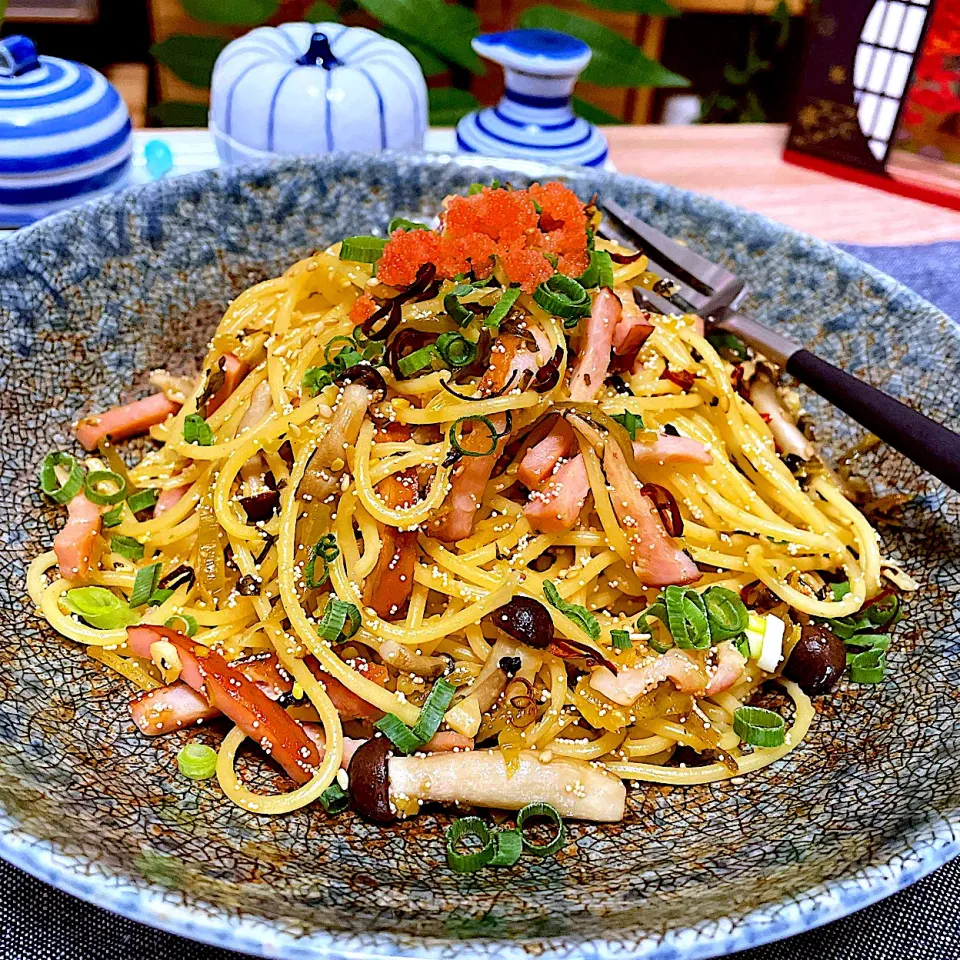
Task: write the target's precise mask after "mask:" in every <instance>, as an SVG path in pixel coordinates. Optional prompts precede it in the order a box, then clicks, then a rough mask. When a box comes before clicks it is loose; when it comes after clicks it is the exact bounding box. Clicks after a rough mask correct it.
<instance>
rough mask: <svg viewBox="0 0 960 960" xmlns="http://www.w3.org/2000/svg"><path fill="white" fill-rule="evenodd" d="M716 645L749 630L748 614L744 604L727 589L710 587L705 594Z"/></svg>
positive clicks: (712, 634)
mask: <svg viewBox="0 0 960 960" xmlns="http://www.w3.org/2000/svg"><path fill="white" fill-rule="evenodd" d="M703 600H704V603H705V604H706V605H707V619H708V620H709V621H710V635H711V638H712V640H713V642H714V643H721V642H722V641H724V640H729V639H730V638H731V637H735V636H737V635H738V634H741V633H743V631H744V630H746V629H747V623H748V614H747V608H746V606H745V605H744V602H743V601H742V600H741V599H740V598H739V597H738V596H737V595H736V594H735V593H734V592H733V591H732V590H728V589H727V588H726V587H710V589H709V590H705V591H704V593H703Z"/></svg>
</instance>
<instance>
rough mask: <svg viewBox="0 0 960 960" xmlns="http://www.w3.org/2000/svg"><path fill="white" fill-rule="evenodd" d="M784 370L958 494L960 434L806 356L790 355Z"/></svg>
mask: <svg viewBox="0 0 960 960" xmlns="http://www.w3.org/2000/svg"><path fill="white" fill-rule="evenodd" d="M786 370H787V373H789V374H791V375H792V376H794V377H796V378H797V379H798V380H799V381H800V382H801V383H804V384H806V385H807V386H808V387H810V389H811V390H814V391H816V392H817V393H819V394H820V396H821V397H823V398H824V399H825V400H829V401H830V402H831V403H832V404H833V405H834V406H835V407H839V408H840V409H841V410H842V411H843V412H844V413H845V414H847V415H848V416H850V417H852V418H853V419H854V420H856V421H857V423H859V424H861V425H862V426H864V427H866V428H867V429H868V430H869V431H870V432H871V433H873V434H876V436H878V437H879V438H880V439H881V440H883V441H884V443H888V444H889V445H890V446H891V447H893V448H894V449H895V450H899V451H900V453H902V454H903V455H904V456H905V457H909V458H910V459H911V460H912V461H913V462H914V463H916V464H918V465H919V466H921V467H923V469H924V470H926V471H928V472H929V473H932V474H933V475H934V476H935V477H937V478H938V479H940V480H942V481H943V482H944V483H945V484H947V486H949V487H952V488H953V489H954V490H960V434H956V433H954V432H953V431H952V430H948V429H947V428H946V427H944V426H942V425H941V424H939V423H936V422H935V421H934V420H931V419H930V418H929V417H925V416H924V415H923V414H922V413H918V412H917V411H916V410H913V409H912V408H910V407H908V406H907V405H906V404H904V403H900V401H899V400H894V399H893V397H889V396H887V394H885V393H882V392H881V391H880V390H877V388H876V387H871V386H870V385H869V384H868V383H864V382H863V381H862V380H858V379H857V378H856V377H852V376H851V375H850V374H849V373H845V372H844V371H843V370H841V369H840V368H839V367H835V366H834V365H833V364H832V363H827V361H826V360H821V359H820V357H818V356H816V355H815V354H812V353H810V351H809V350H797V351H796V352H795V353H793V354H791V355H790V356H789V357H788V358H787V363H786Z"/></svg>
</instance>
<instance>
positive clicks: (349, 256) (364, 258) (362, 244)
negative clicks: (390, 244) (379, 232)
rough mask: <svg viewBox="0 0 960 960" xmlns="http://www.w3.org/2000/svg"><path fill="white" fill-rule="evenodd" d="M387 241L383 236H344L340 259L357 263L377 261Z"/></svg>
mask: <svg viewBox="0 0 960 960" xmlns="http://www.w3.org/2000/svg"><path fill="white" fill-rule="evenodd" d="M386 245H387V241H386V240H384V239H383V237H344V238H343V243H342V244H341V246H340V259H341V260H353V261H355V262H357V263H376V262H377V261H378V260H379V259H380V255H381V254H382V253H383V248H384V247H385V246H386Z"/></svg>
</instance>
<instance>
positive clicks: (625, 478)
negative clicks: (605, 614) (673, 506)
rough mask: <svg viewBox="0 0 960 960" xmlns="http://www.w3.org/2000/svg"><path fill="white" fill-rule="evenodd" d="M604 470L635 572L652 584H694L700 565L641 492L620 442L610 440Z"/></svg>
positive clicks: (649, 585) (646, 582) (604, 457)
mask: <svg viewBox="0 0 960 960" xmlns="http://www.w3.org/2000/svg"><path fill="white" fill-rule="evenodd" d="M603 469H604V472H605V473H606V475H607V481H608V482H609V483H610V484H611V485H612V486H613V493H612V494H611V497H610V499H611V500H612V502H613V509H614V511H615V512H616V514H617V519H618V520H619V521H620V525H621V526H622V527H623V528H624V531H625V533H626V535H627V542H628V544H629V546H630V553H631V555H632V558H633V564H632V566H633V572H634V573H635V574H636V575H637V577H638V578H639V579H640V582H641V583H643V584H644V585H645V586H648V587H665V586H668V585H669V584H687V583H694V582H695V581H697V580H699V579H700V571H699V570H698V569H697V565H696V564H695V563H694V562H693V560H691V559H690V557H688V556H687V555H686V554H685V553H684V552H683V551H682V550H680V549H679V548H678V547H677V546H676V544H675V543H674V542H673V540H672V539H671V538H670V537H669V536H668V535H667V531H666V530H665V529H664V527H663V523H662V522H661V520H660V515H659V514H658V513H657V510H656V507H654V505H653V502H652V501H651V500H650V499H648V498H647V497H645V496H644V495H643V494H642V493H641V487H640V481H639V480H638V479H637V478H636V477H635V476H634V475H633V473H632V472H631V470H630V467H629V466H627V462H626V460H625V459H624V456H623V451H622V450H621V449H620V447H619V445H618V444H616V443H613V442H611V443H608V444H607V445H606V450H605V452H604V455H603Z"/></svg>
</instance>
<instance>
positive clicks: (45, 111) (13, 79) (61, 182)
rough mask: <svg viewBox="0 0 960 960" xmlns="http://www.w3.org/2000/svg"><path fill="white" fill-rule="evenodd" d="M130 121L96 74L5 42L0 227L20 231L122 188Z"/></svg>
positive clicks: (20, 42) (26, 45) (16, 39)
mask: <svg viewBox="0 0 960 960" xmlns="http://www.w3.org/2000/svg"><path fill="white" fill-rule="evenodd" d="M131 149H132V147H131V137H130V115H129V113H128V112H127V108H126V106H125V104H124V102H123V100H122V99H121V97H120V94H119V93H117V91H116V89H115V88H114V87H113V86H111V84H110V83H108V82H107V79H106V78H105V77H104V76H102V75H101V74H99V73H97V71H96V70H93V69H91V68H90V67H87V66H84V65H83V64H82V63H74V62H73V61H72V60H61V59H59V58H58V57H42V56H37V51H36V48H35V47H34V45H33V43H32V42H31V41H30V40H29V39H28V38H27V37H23V36H11V37H7V38H6V39H4V40H2V41H0V227H22V226H23V225H24V224H27V223H30V222H32V221H33V220H38V219H39V218H40V217H44V216H46V215H47V214H48V213H53V212H54V211H56V210H61V209H62V208H64V207H68V206H71V205H72V204H74V203H76V202H77V201H78V200H80V199H86V198H88V197H92V196H95V195H97V194H99V193H102V192H104V191H105V190H109V189H111V188H113V187H115V186H116V185H117V184H118V183H120V182H122V181H123V179H124V177H125V176H126V174H127V171H128V169H129V167H130V153H131Z"/></svg>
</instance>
